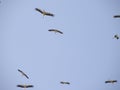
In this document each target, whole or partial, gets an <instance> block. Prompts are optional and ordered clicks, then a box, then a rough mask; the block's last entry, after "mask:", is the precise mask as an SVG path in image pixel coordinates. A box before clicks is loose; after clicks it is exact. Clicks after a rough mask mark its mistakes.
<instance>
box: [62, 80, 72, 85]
mask: <svg viewBox="0 0 120 90" xmlns="http://www.w3.org/2000/svg"><path fill="white" fill-rule="evenodd" d="M60 83H61V84H68V85H69V84H70V83H69V82H64V81H61V82H60Z"/></svg>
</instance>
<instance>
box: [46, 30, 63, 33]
mask: <svg viewBox="0 0 120 90" xmlns="http://www.w3.org/2000/svg"><path fill="white" fill-rule="evenodd" d="M48 31H50V32H55V33H60V34H63V32H61V31H60V30H57V29H49V30H48Z"/></svg>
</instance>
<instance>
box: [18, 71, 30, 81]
mask: <svg viewBox="0 0 120 90" xmlns="http://www.w3.org/2000/svg"><path fill="white" fill-rule="evenodd" d="M18 71H19V72H20V73H21V74H22V75H23V76H25V77H26V78H27V79H29V77H28V76H27V75H26V74H25V73H24V72H23V71H21V70H20V69H18Z"/></svg>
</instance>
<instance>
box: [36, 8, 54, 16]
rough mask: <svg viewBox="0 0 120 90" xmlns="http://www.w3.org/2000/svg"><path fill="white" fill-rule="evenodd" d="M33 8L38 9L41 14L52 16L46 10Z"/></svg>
mask: <svg viewBox="0 0 120 90" xmlns="http://www.w3.org/2000/svg"><path fill="white" fill-rule="evenodd" d="M35 10H36V11H38V12H40V13H41V14H43V16H45V15H46V16H52V17H53V16H54V14H52V13H49V12H46V11H44V10H41V9H38V8H35Z"/></svg>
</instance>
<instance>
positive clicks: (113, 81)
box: [105, 80, 117, 83]
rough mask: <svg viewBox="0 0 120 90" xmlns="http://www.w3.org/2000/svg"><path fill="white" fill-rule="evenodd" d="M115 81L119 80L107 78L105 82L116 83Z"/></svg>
mask: <svg viewBox="0 0 120 90" xmlns="http://www.w3.org/2000/svg"><path fill="white" fill-rule="evenodd" d="M115 82H117V80H107V81H105V83H115Z"/></svg>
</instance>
